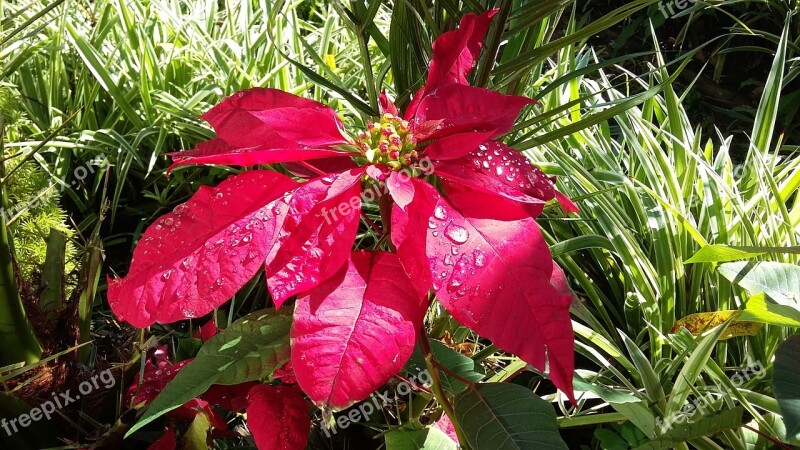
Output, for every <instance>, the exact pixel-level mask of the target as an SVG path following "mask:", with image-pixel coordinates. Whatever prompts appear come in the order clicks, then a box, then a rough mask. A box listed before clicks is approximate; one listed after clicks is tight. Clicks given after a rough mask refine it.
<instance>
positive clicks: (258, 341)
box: [128, 308, 292, 435]
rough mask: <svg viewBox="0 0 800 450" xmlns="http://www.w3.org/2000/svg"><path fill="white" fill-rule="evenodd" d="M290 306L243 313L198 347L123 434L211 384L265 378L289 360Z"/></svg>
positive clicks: (195, 394)
mask: <svg viewBox="0 0 800 450" xmlns="http://www.w3.org/2000/svg"><path fill="white" fill-rule="evenodd" d="M291 325H292V316H291V310H290V309H289V308H284V309H283V310H281V311H275V310H272V309H269V310H262V311H258V312H254V313H252V314H248V315H247V316H245V317H242V318H241V319H239V320H237V321H236V322H234V323H233V324H231V326H230V327H228V328H227V329H225V330H224V331H222V332H221V333H220V334H218V335H216V336H214V337H212V338H211V339H209V340H208V342H206V343H205V345H203V348H201V349H200V352H199V353H198V354H197V357H196V358H195V359H194V360H193V361H192V362H191V363H189V364H188V365H187V366H186V367H184V368H183V369H182V370H181V371H180V372H178V375H177V376H176V377H175V379H174V380H172V382H170V383H169V384H168V385H167V386H166V388H164V390H163V391H161V393H160V394H159V395H158V397H156V398H155V400H153V403H151V404H150V406H149V407H148V408H147V411H146V412H145V414H144V416H142V418H141V419H140V420H139V422H138V423H136V425H134V426H133V427H132V428H131V429H130V431H128V435H130V434H132V433H133V432H135V431H136V430H138V429H140V428H142V427H143V426H145V425H147V424H148V423H150V422H152V421H154V420H155V419H157V418H159V417H161V416H162V415H164V414H165V413H167V412H169V411H172V410H173V409H175V408H177V407H179V406H181V405H183V404H184V403H186V402H188V401H189V400H191V399H193V398H195V397H197V396H199V395H201V394H203V393H204V392H205V391H206V390H208V388H209V387H211V385H212V384H223V385H232V384H239V383H244V382H247V381H254V380H259V379H261V378H264V377H267V376H269V375H270V374H272V372H274V371H275V369H277V368H279V367H281V366H282V365H284V364H285V363H286V362H287V361H289V356H290V348H289V329H290V328H291Z"/></svg>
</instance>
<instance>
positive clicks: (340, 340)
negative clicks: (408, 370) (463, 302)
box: [292, 251, 427, 409]
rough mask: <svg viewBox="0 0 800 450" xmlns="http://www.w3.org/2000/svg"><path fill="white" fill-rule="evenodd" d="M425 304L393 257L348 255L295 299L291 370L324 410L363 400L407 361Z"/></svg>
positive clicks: (393, 255)
mask: <svg viewBox="0 0 800 450" xmlns="http://www.w3.org/2000/svg"><path fill="white" fill-rule="evenodd" d="M426 306H427V301H426V299H424V298H421V297H420V296H418V295H416V294H415V293H414V289H413V288H412V286H411V280H410V279H408V277H407V276H406V274H405V272H404V270H403V268H402V266H401V265H400V261H399V259H398V258H397V255H395V254H394V253H385V252H365V251H360V252H353V253H352V256H351V259H350V261H349V263H348V265H347V266H346V267H345V268H343V269H342V270H341V271H340V272H339V273H338V274H337V275H336V276H335V277H333V278H331V279H330V280H328V281H327V282H325V283H324V284H323V285H321V286H320V287H319V288H317V289H316V290H314V291H313V292H311V293H309V295H308V296H306V297H303V298H300V299H298V301H297V309H296V310H295V313H294V318H295V319H294V325H293V326H292V366H293V367H294V370H295V374H296V376H297V382H298V383H299V384H300V387H302V388H303V391H305V392H306V394H308V396H309V397H311V400H313V401H314V403H316V404H318V405H320V406H321V407H323V408H336V409H344V408H347V407H348V406H350V405H352V404H353V403H355V402H357V401H360V400H363V399H365V398H367V397H369V395H370V394H371V393H372V392H373V391H374V390H376V389H378V388H379V387H380V386H381V385H383V384H384V383H385V382H386V381H388V380H389V379H390V378H391V377H392V376H394V375H395V374H397V372H399V371H400V369H402V368H403V365H404V364H405V363H406V361H407V360H408V358H409V357H410V356H411V353H412V351H413V349H414V344H415V342H416V334H417V329H418V328H419V327H420V326H421V324H422V318H423V316H424V314H425V310H426Z"/></svg>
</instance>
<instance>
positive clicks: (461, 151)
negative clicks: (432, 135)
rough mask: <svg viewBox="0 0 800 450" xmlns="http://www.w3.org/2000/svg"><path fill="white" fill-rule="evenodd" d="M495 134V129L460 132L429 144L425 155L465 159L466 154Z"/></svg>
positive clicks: (438, 158)
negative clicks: (479, 131)
mask: <svg viewBox="0 0 800 450" xmlns="http://www.w3.org/2000/svg"><path fill="white" fill-rule="evenodd" d="M494 134H495V132H494V130H491V131H487V132H483V133H473V132H468V133H459V134H453V135H450V136H446V137H443V138H441V139H437V140H435V141H434V142H433V143H431V145H429V146H427V147H426V148H425V150H424V152H423V154H422V155H423V156H424V157H426V158H430V159H431V160H434V161H438V160H447V159H463V157H464V155H466V154H467V153H470V152H473V151H475V150H477V149H478V146H479V145H480V144H482V143H484V142H485V141H486V140H487V139H489V138H490V137H492V136H493V135H494Z"/></svg>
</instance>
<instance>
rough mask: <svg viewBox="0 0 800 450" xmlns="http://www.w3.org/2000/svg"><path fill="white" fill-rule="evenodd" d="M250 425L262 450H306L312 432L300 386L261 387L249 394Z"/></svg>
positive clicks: (248, 419)
mask: <svg viewBox="0 0 800 450" xmlns="http://www.w3.org/2000/svg"><path fill="white" fill-rule="evenodd" d="M248 401H249V403H250V404H249V406H248V407H247V426H248V428H250V432H251V433H253V438H255V441H256V446H257V447H258V449H259V450H303V449H305V448H306V444H307V443H308V433H309V432H310V431H311V419H310V417H309V408H308V403H306V401H305V399H304V398H303V392H302V391H301V390H300V389H299V388H298V387H297V386H285V385H283V386H268V385H265V384H259V385H256V386H254V387H253V388H252V389H251V390H250V394H249V395H248Z"/></svg>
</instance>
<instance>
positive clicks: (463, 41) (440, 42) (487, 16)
mask: <svg viewBox="0 0 800 450" xmlns="http://www.w3.org/2000/svg"><path fill="white" fill-rule="evenodd" d="M495 14H497V10H496V9H493V10H490V11H486V12H485V13H483V14H481V15H475V14H465V15H464V16H463V17H462V18H461V23H460V24H459V26H458V29H456V30H453V31H448V32H447V33H442V34H441V35H440V36H439V37H438V38H437V39H436V40H435V41H434V42H433V46H432V47H433V59H432V60H431V64H430V68H429V70H428V79H427V81H426V83H425V86H423V87H421V88H420V89H419V90H418V91H417V93H416V94H414V97H413V98H412V99H411V102H410V103H409V105H408V108H407V109H406V114H405V118H406V119H407V120H411V118H413V117H414V116H415V115H416V113H417V108H419V104H420V102H421V101H422V99H423V98H424V97H425V96H427V95H428V94H429V93H431V91H433V90H434V89H435V88H436V87H438V86H439V85H442V84H447V83H459V84H464V85H467V84H469V82H468V81H467V75H469V72H470V71H471V70H472V68H473V67H474V65H475V62H476V61H477V59H478V54H479V53H480V50H481V46H482V42H483V38H484V36H485V35H486V30H487V29H488V27H489V23H490V22H491V21H492V17H494V15H495ZM416 134H417V135H420V133H418V132H416Z"/></svg>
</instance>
